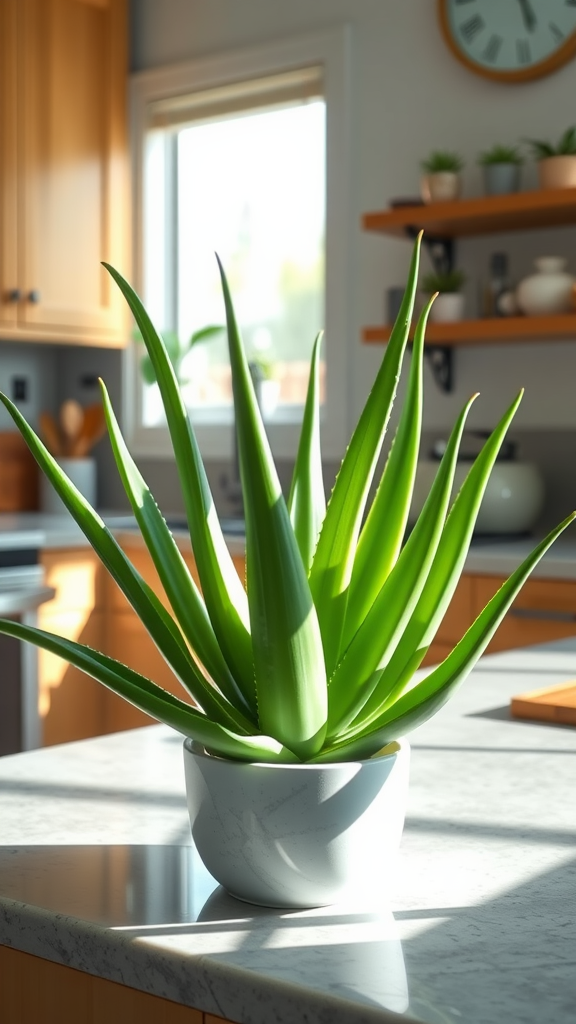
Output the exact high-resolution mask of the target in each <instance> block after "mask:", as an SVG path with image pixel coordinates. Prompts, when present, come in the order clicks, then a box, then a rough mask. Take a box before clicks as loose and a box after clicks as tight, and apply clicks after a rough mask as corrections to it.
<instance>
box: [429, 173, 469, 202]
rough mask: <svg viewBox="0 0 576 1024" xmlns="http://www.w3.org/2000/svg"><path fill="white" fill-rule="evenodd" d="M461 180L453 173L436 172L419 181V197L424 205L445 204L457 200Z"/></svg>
mask: <svg viewBox="0 0 576 1024" xmlns="http://www.w3.org/2000/svg"><path fill="white" fill-rule="evenodd" d="M460 186H461V178H460V175H459V174H457V173H456V172H455V171H436V172H435V173H434V174H424V175H423V176H422V178H421V179H420V195H421V196H422V199H423V200H424V202H425V203H447V202H450V201H451V200H453V199H458V197H459V195H460Z"/></svg>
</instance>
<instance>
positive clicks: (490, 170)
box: [482, 164, 520, 196]
mask: <svg viewBox="0 0 576 1024" xmlns="http://www.w3.org/2000/svg"><path fill="white" fill-rule="evenodd" d="M482 174H483V178H484V192H485V193H486V195H487V196H504V195H508V194H509V193H511V192H517V191H518V188H519V186H520V165H519V164H485V165H484V167H483V168H482Z"/></svg>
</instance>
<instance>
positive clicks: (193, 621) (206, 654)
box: [100, 381, 256, 719]
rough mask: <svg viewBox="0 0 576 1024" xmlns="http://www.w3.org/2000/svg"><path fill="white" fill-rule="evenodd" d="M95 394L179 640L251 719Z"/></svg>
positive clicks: (171, 543)
mask: <svg viewBox="0 0 576 1024" xmlns="http://www.w3.org/2000/svg"><path fill="white" fill-rule="evenodd" d="M100 388H101V391H102V401H103V405H104V413H105V416H106V422H107V425H108V434H109V436H110V442H111V445H112V451H113V453H114V458H115V460H116V465H117V467H118V472H119V474H120V478H121V480H122V483H123V485H124V490H125V491H126V494H127V495H128V498H129V500H130V504H131V506H132V509H133V512H134V515H135V517H136V521H137V523H138V526H139V527H140V532H141V533H142V536H143V538H144V541H145V543H146V547H147V548H148V551H149V552H150V555H151V557H152V560H153V562H154V565H155V567H156V571H157V572H158V575H159V577H160V581H161V583H162V586H163V587H164V590H165V592H166V595H167V597H168V600H169V601H170V604H171V605H172V608H173V610H174V613H175V615H176V618H177V619H178V622H179V623H180V627H181V629H182V631H183V633H184V636H185V637H186V639H187V640H188V643H189V644H190V645H191V647H192V649H193V651H194V652H195V654H196V655H197V656H198V658H199V660H200V662H201V663H202V664H203V665H204V667H205V669H206V670H207V671H208V673H209V675H210V676H211V677H212V679H213V680H214V682H215V683H216V685H217V686H218V688H219V689H220V690H221V692H222V693H223V694H224V696H225V697H226V698H227V699H228V700H229V701H230V703H231V704H233V705H234V707H236V708H237V709H238V710H239V711H241V712H243V713H244V714H247V715H249V716H250V717H251V718H254V719H255V715H256V711H255V707H254V708H249V707H248V705H247V704H246V701H245V699H244V697H243V695H242V691H241V690H240V689H239V687H238V686H237V684H236V681H235V679H234V677H233V676H232V674H231V672H230V670H229V668H228V665H227V664H226V661H225V660H224V656H223V654H222V652H221V650H220V647H219V646H218V641H217V640H216V636H215V634H214V630H213V628H212V623H211V622H210V619H209V617H208V613H207V611H206V606H205V604H204V601H203V599H202V596H201V594H200V592H199V590H198V587H197V586H196V583H195V581H194V579H193V578H192V576H191V574H190V572H189V570H188V567H187V565H186V562H185V561H184V559H183V557H182V555H181V553H180V551H179V549H178V546H177V544H176V541H175V540H174V538H173V536H172V534H171V532H170V530H169V529H168V526H167V525H166V522H165V520H164V517H163V515H162V513H161V512H160V509H159V508H158V506H157V504H156V502H155V500H154V497H153V495H152V493H151V492H150V489H149V488H148V486H147V484H146V481H145V480H144V478H143V476H142V474H141V473H140V470H139V469H138V467H137V465H136V463H135V462H134V459H133V458H132V456H131V455H130V452H129V451H128V448H127V446H126V443H125V441H124V438H123V437H122V433H121V431H120V428H119V426H118V421H117V419H116V416H115V415H114V410H113V409H112V405H111V402H110V398H109V395H108V391H107V390H106V387H105V385H104V383H103V382H102V381H100Z"/></svg>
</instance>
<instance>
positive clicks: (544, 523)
mask: <svg viewBox="0 0 576 1024" xmlns="http://www.w3.org/2000/svg"><path fill="white" fill-rule="evenodd" d="M436 437H437V435H435V434H431V433H426V434H425V435H424V437H423V442H422V453H423V454H426V453H427V452H428V451H429V450H430V449H431V447H432V444H433V442H434V441H435V440H436ZM510 439H511V440H513V441H515V442H516V443H517V454H518V458H521V459H524V460H527V461H530V462H535V463H536V465H537V466H538V467H539V469H540V472H541V473H542V476H543V479H544V483H545V489H546V500H545V504H544V509H543V512H542V515H541V517H540V520H539V522H538V523H537V524H536V528H535V532H536V533H542V532H545V531H546V530H547V529H548V528H550V527H552V526H553V525H555V524H556V523H557V522H559V521H560V520H561V519H563V518H564V517H565V516H566V515H568V514H569V512H571V511H572V509H576V433H575V432H570V431H517V432H515V433H511V434H510ZM105 444H106V442H102V444H101V445H100V446H99V448H100V451H99V453H98V456H99V463H100V483H99V492H100V502H101V505H102V506H103V507H106V508H118V509H122V508H126V507H127V502H126V499H125V496H124V494H123V491H122V488H121V485H120V482H119V480H118V476H117V473H116V469H115V467H114V465H113V462H112V458H111V455H110V453H109V452H107V451H106V449H105ZM139 465H140V469H141V471H142V473H143V475H144V477H145V479H146V480H147V482H148V484H149V486H150V488H151V489H152V491H153V493H154V494H155V495H156V497H157V499H158V501H159V503H160V505H161V507H162V509H163V511H165V512H175V513H181V512H183V510H184V509H183V503H182V495H181V492H180V487H179V483H178V478H177V474H176V470H175V467H174V464H173V462H171V461H169V460H165V459H162V460H160V459H141V460H140V461H139ZM292 465H293V464H292V462H290V461H287V460H284V461H279V462H278V473H279V476H280V482H281V484H282V488H283V490H284V492H285V493H287V491H288V488H289V486H290V478H291V473H292ZM337 469H338V467H337V465H336V463H325V465H324V486H325V489H326V493H327V494H329V493H330V490H331V488H332V486H333V483H334V479H335V476H336V472H337ZM206 471H207V474H208V478H209V481H210V486H211V488H212V493H213V495H214V500H215V502H216V506H217V508H218V511H219V512H220V514H221V515H223V516H230V515H234V514H235V508H234V505H233V504H232V503H231V502H230V501H229V499H228V497H227V493H226V486H225V483H224V481H225V479H226V478H228V479H229V478H230V475H231V473H232V466H231V465H230V464H229V463H228V462H224V461H223V462H217V461H214V462H208V463H207V465H206Z"/></svg>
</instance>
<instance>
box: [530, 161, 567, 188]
mask: <svg viewBox="0 0 576 1024" xmlns="http://www.w3.org/2000/svg"><path fill="white" fill-rule="evenodd" d="M538 180H539V182H540V188H576V155H572V156H571V155H566V156H549V157H546V159H544V160H539V161H538Z"/></svg>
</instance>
